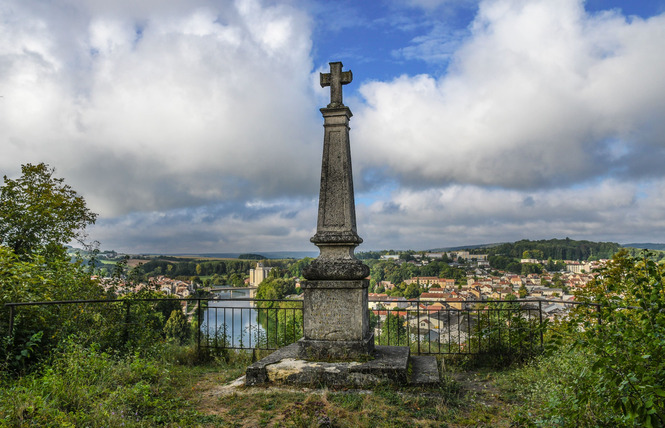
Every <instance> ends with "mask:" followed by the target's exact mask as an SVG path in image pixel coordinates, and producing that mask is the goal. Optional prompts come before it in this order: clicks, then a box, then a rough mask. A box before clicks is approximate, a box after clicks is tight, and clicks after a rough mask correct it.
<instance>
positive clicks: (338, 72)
mask: <svg viewBox="0 0 665 428" xmlns="http://www.w3.org/2000/svg"><path fill="white" fill-rule="evenodd" d="M342 67H343V66H342V63H341V62H331V63H330V73H320V79H321V87H322V88H325V87H326V86H330V104H328V108H335V107H342V106H344V103H343V102H342V85H346V84H348V83H351V81H352V80H353V73H351V70H349V71H342Z"/></svg>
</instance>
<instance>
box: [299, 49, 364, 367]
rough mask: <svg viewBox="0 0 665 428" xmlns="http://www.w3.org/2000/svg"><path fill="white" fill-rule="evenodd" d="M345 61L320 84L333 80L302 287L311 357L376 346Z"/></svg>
mask: <svg viewBox="0 0 665 428" xmlns="http://www.w3.org/2000/svg"><path fill="white" fill-rule="evenodd" d="M352 78H353V75H352V74H351V72H350V71H346V72H343V71H342V63H341V62H331V63H330V73H326V74H323V73H322V74H321V86H322V87H325V86H330V101H331V102H330V104H328V107H326V108H322V109H321V114H323V120H324V123H323V127H324V130H325V132H324V137H323V159H322V163H321V189H320V193H319V213H318V221H317V225H316V234H315V235H314V236H313V237H312V239H311V241H312V242H313V243H314V244H315V245H316V246H317V247H319V250H320V254H319V256H318V257H317V258H316V259H315V260H313V261H312V263H311V264H310V265H309V266H307V268H306V269H305V270H304V272H303V276H304V277H305V279H307V281H304V282H303V283H302V285H301V287H302V289H303V291H304V293H303V335H304V337H303V339H301V340H300V341H299V346H300V355H301V356H303V357H305V358H307V359H315V360H316V359H319V360H329V359H337V358H340V359H353V358H359V357H360V358H366V357H368V356H370V355H371V354H372V352H373V349H374V335H373V332H372V331H371V330H370V326H369V313H368V309H367V307H368V302H367V287H368V286H369V281H368V280H367V279H366V277H367V276H368V275H369V267H368V266H367V265H365V264H363V263H362V261H360V260H358V259H357V258H356V257H355V256H354V254H353V251H354V248H355V247H357V246H358V245H359V244H360V243H361V242H362V239H361V238H360V237H359V236H358V233H357V230H356V209H355V202H354V196H353V174H352V171H351V148H350V142H349V119H350V118H351V116H352V114H351V110H350V109H349V108H348V107H346V106H345V105H344V104H342V85H345V84H347V83H350V82H351V79H352Z"/></svg>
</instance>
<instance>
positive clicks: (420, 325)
mask: <svg viewBox="0 0 665 428" xmlns="http://www.w3.org/2000/svg"><path fill="white" fill-rule="evenodd" d="M165 301H171V302H180V303H181V305H183V306H184V307H185V312H186V313H187V316H188V318H189V321H190V322H191V323H196V324H195V325H197V326H199V328H196V333H195V337H194V339H195V342H196V345H197V347H198V349H199V350H202V349H206V348H208V349H259V350H274V349H278V348H280V347H282V346H285V345H288V344H289V343H293V342H295V341H297V340H298V339H300V338H301V337H302V331H303V329H302V323H303V319H302V300H264V299H250V298H239V299H217V298H215V299H213V298H178V299H154V298H153V299H109V300H70V301H49V302H14V303H6V304H5V307H6V308H7V309H8V319H7V322H6V324H5V325H6V326H7V334H8V336H10V337H11V336H12V335H13V334H14V333H15V332H16V331H17V330H20V328H21V324H22V322H21V313H20V311H21V309H22V308H26V307H36V308H40V309H43V310H46V309H48V308H50V307H51V308H58V310H59V311H61V310H63V308H74V307H76V308H81V309H78V310H79V311H81V312H84V309H83V308H88V307H90V306H94V305H105V307H106V309H107V311H106V313H107V314H109V315H108V317H109V319H112V320H114V322H116V323H118V324H119V325H118V326H117V327H118V328H119V329H120V330H121V333H122V337H123V338H124V340H125V341H127V340H129V339H130V338H131V336H132V334H133V333H132V332H134V331H136V330H134V329H137V328H138V329H140V328H141V327H142V326H140V325H137V319H138V317H137V315H136V314H134V313H133V312H132V305H135V304H137V303H139V302H147V303H153V304H157V303H159V302H165ZM437 303H440V305H438V306H437V305H436V304H437ZM449 303H451V302H449ZM400 304H401V305H403V306H405V307H395V306H394V305H400ZM453 304H456V305H459V307H458V308H452V307H450V306H448V305H447V304H446V303H445V301H444V300H443V299H442V300H441V301H439V302H437V301H401V302H395V301H374V300H370V307H369V308H368V310H369V311H370V324H371V325H370V326H371V328H372V329H373V331H374V341H375V344H376V345H387V346H392V345H395V346H409V347H410V348H411V351H412V352H413V353H416V354H479V353H486V352H493V353H512V352H515V351H519V352H533V351H536V350H538V349H542V347H543V345H544V343H543V340H544V335H543V333H544V331H545V329H546V326H547V324H548V322H549V320H550V319H553V318H554V317H556V316H565V315H566V313H567V310H568V309H569V308H570V307H571V305H576V304H581V303H579V302H570V301H561V300H528V299H526V300H525V299H520V300H476V301H464V302H456V303H453ZM407 305H408V306H407ZM462 305H463V306H462ZM552 305H555V307H554V310H551V309H552ZM557 305H558V307H556V306H557ZM585 305H586V306H588V307H590V308H591V309H592V310H593V306H594V305H592V304H588V303H586V304H585ZM72 312H73V310H72ZM26 316H27V314H26ZM17 319H18V322H17Z"/></svg>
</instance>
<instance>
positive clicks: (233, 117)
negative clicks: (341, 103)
mask: <svg viewBox="0 0 665 428" xmlns="http://www.w3.org/2000/svg"><path fill="white" fill-rule="evenodd" d="M204 3H207V4H204ZM187 4H188V2H184V1H182V2H175V1H172V2H170V3H169V4H168V5H167V6H168V7H166V8H165V9H164V10H162V9H160V8H155V9H148V8H145V7H141V10H140V11H139V12H140V13H136V14H132V13H130V12H128V10H129V11H131V9H125V8H120V7H118V8H117V9H116V8H110V7H109V8H107V7H105V6H104V5H103V3H93V4H90V5H88V4H86V2H71V3H70V7H71V8H73V9H74V11H75V12H76V13H73V16H75V17H77V20H76V21H75V22H73V23H72V25H74V26H78V27H79V30H80V31H79V32H75V33H70V32H66V31H63V30H62V22H60V21H56V19H60V18H62V17H61V15H62V14H61V13H54V14H51V13H50V12H51V11H54V10H61V9H62V5H54V6H53V7H52V8H51V9H48V8H47V7H46V6H44V7H35V8H30V7H28V6H26V7H23V3H21V2H12V3H11V7H9V8H4V9H2V11H1V12H0V13H2V14H3V15H4V16H3V18H4V19H3V20H2V22H3V24H2V29H1V31H2V33H3V34H13V38H11V39H10V41H9V42H6V43H3V44H1V45H0V47H1V49H0V84H1V85H2V88H3V94H4V98H3V103H2V107H1V109H2V110H1V111H0V122H1V123H0V129H1V131H0V139H1V140H2V141H3V147H4V146H8V147H9V149H8V150H9V156H7V157H3V159H2V160H0V167H1V168H2V169H3V170H7V171H10V172H11V171H16V170H18V167H19V164H20V163H25V162H33V163H37V162H40V161H45V162H48V163H50V164H51V165H53V166H55V167H56V168H57V170H58V173H59V174H61V175H62V176H65V177H68V179H69V182H70V183H72V185H74V187H75V188H76V189H78V190H79V191H80V192H81V193H82V194H84V195H85V196H86V199H87V200H88V201H89V203H90V205H91V206H92V208H93V209H94V210H96V211H99V212H101V214H102V216H112V215H117V214H122V213H126V212H131V211H141V210H160V209H168V208H175V207H184V206H188V205H191V204H206V203H210V202H214V201H224V200H233V199H237V198H241V197H248V196H249V197H252V196H254V197H279V196H283V195H289V194H302V193H310V194H311V193H313V191H314V190H315V189H316V176H317V170H318V168H317V167H316V163H317V162H316V160H317V158H318V155H317V152H318V148H319V145H320V143H319V141H320V138H319V126H318V125H319V122H320V118H317V112H316V105H315V104H314V102H315V97H314V94H313V91H312V88H311V85H310V70H311V69H312V64H311V58H310V56H309V55H310V50H311V40H310V37H309V34H310V25H311V24H310V21H309V18H308V17H307V16H306V15H304V14H303V13H301V12H299V11H298V10H296V9H294V8H292V7H289V6H288V5H279V4H278V5H273V6H266V5H264V4H262V3H261V2H259V1H254V0H239V1H236V2H234V3H231V2H214V3H213V2H201V3H200V4H198V5H194V6H195V7H194V6H193V7H187V6H186V5H187ZM111 9H113V10H111ZM169 11H172V12H174V13H168V12H169ZM121 12H122V13H121ZM175 12H177V13H175ZM58 31H60V33H58ZM52 33H57V34H52ZM73 59H75V60H76V61H77V64H76V70H74V71H72V69H71V67H72V65H71V64H70V62H71V61H72V60H73ZM296 153H297V154H298V155H294V154H296Z"/></svg>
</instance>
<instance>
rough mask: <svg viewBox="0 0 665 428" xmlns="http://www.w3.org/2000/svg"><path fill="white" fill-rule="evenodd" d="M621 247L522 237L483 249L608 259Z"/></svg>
mask: <svg viewBox="0 0 665 428" xmlns="http://www.w3.org/2000/svg"><path fill="white" fill-rule="evenodd" d="M620 249H621V246H620V245H619V244H617V243H615V242H591V241H576V240H573V239H570V238H566V239H548V240H540V241H531V240H528V239H523V240H521V241H517V242H513V243H505V244H499V245H497V246H495V247H492V248H486V249H483V250H482V252H486V253H488V254H489V255H504V256H508V257H513V258H523V256H524V255H525V254H527V255H530V256H531V257H529V258H538V259H548V258H552V259H554V260H597V259H609V258H611V257H612V256H613V255H614V254H616V253H617V252H618V251H619V250H620Z"/></svg>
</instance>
